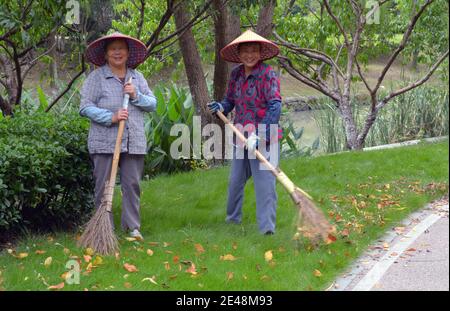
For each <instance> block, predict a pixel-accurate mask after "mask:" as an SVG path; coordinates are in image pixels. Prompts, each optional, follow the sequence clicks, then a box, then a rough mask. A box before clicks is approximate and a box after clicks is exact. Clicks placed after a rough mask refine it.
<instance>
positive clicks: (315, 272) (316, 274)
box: [313, 269, 322, 278]
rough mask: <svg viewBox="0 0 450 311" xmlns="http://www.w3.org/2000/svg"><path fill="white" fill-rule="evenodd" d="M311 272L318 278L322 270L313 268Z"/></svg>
mask: <svg viewBox="0 0 450 311" xmlns="http://www.w3.org/2000/svg"><path fill="white" fill-rule="evenodd" d="M313 274H314V276H315V277H318V278H320V277H321V276H322V272H320V271H319V270H317V269H316V270H314V272H313Z"/></svg>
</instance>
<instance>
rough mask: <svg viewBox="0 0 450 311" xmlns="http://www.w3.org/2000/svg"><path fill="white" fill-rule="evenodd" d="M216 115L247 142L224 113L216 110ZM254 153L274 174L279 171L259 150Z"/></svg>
mask: <svg viewBox="0 0 450 311" xmlns="http://www.w3.org/2000/svg"><path fill="white" fill-rule="evenodd" d="M217 116H218V117H219V118H220V119H221V120H222V121H223V123H225V124H228V125H229V126H230V127H231V129H232V130H233V132H234V133H235V134H236V136H237V137H238V138H239V139H240V140H241V141H242V142H243V143H247V138H245V136H244V135H243V134H242V133H241V132H240V131H239V130H238V129H237V128H236V127H235V126H234V125H233V124H231V122H230V120H228V118H227V117H225V115H224V114H223V113H222V112H220V111H217ZM255 154H256V158H258V160H260V161H261V162H262V163H264V164H265V165H266V166H267V168H268V169H269V170H271V171H272V173H273V174H274V175H275V176H277V175H278V173H279V171H278V170H277V169H276V168H275V167H274V166H273V165H272V164H271V163H270V162H269V161H267V159H266V158H265V157H264V156H263V155H262V153H261V152H259V150H255Z"/></svg>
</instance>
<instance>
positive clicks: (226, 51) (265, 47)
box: [220, 29, 280, 63]
mask: <svg viewBox="0 0 450 311" xmlns="http://www.w3.org/2000/svg"><path fill="white" fill-rule="evenodd" d="M244 42H257V43H259V44H261V60H266V59H270V58H272V57H275V56H277V55H278V53H279V52H280V49H279V48H278V46H277V45H276V44H275V43H273V42H272V41H269V40H267V39H266V38H264V37H261V36H260V35H258V34H256V33H254V32H253V31H251V30H250V29H249V30H246V31H245V32H244V33H243V34H242V35H240V36H239V37H237V38H236V39H234V40H233V41H231V42H230V43H228V45H227V46H225V47H224V48H223V49H222V50H221V51H220V55H221V56H222V58H223V59H224V60H226V61H228V62H232V63H240V62H241V61H240V60H239V51H238V46H239V44H240V43H244Z"/></svg>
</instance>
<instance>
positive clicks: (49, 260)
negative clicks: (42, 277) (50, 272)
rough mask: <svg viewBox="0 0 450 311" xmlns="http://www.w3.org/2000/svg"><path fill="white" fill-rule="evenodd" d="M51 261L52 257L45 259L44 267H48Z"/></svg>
mask: <svg viewBox="0 0 450 311" xmlns="http://www.w3.org/2000/svg"><path fill="white" fill-rule="evenodd" d="M52 260H53V258H52V257H47V259H45V261H44V266H45V267H48V266H50V265H51V264H52Z"/></svg>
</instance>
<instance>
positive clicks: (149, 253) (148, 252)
mask: <svg viewBox="0 0 450 311" xmlns="http://www.w3.org/2000/svg"><path fill="white" fill-rule="evenodd" d="M147 255H149V256H153V251H152V250H151V249H150V248H149V249H147Z"/></svg>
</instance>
